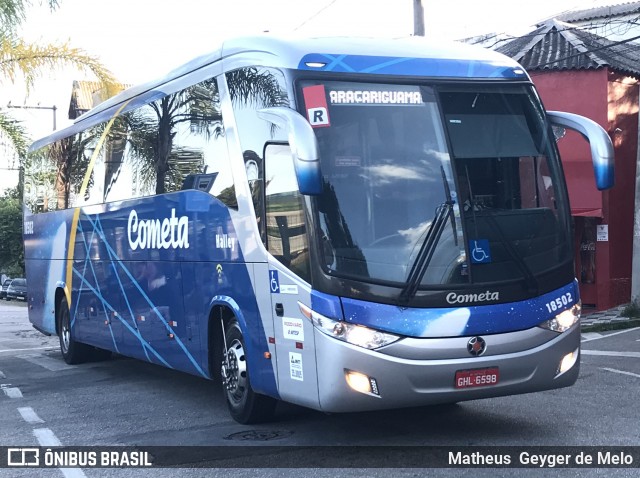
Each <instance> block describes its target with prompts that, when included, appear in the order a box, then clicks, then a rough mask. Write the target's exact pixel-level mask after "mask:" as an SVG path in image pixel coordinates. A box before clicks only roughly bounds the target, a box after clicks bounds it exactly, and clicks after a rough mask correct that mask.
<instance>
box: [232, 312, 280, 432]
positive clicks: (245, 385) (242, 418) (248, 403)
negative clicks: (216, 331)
mask: <svg viewBox="0 0 640 478" xmlns="http://www.w3.org/2000/svg"><path fill="white" fill-rule="evenodd" d="M225 338H226V342H227V352H226V354H224V353H223V359H222V386H223V388H224V391H225V395H226V398H227V405H228V407H229V413H230V414H231V416H232V417H233V419H234V420H236V421H237V422H239V423H245V424H248V423H259V422H264V421H267V420H269V419H270V418H272V417H273V413H274V411H275V407H276V403H277V401H276V400H275V399H274V398H271V397H267V396H266V395H262V394H259V393H256V392H254V391H253V389H252V388H251V381H250V378H249V368H248V366H247V357H246V352H245V342H244V338H243V337H242V331H241V330H240V325H239V324H238V322H236V321H233V322H231V323H230V324H229V325H228V326H227V328H226V330H225Z"/></svg>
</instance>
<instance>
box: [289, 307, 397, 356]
mask: <svg viewBox="0 0 640 478" xmlns="http://www.w3.org/2000/svg"><path fill="white" fill-rule="evenodd" d="M298 306H299V307H300V311H301V312H302V314H303V315H304V316H305V317H306V318H307V319H309V320H310V321H311V322H312V323H313V325H315V326H316V328H317V329H318V330H320V331H321V332H323V333H325V334H327V335H328V336H330V337H333V338H334V339H338V340H342V341H344V342H348V343H350V344H353V345H357V346H358V347H364V348H365V349H370V350H373V349H377V348H380V347H383V346H385V345H389V344H390V343H393V342H395V341H396V340H399V339H400V337H399V336H397V335H394V334H390V333H388V332H381V331H379V330H375V329H370V328H369V327H365V326H364V325H356V324H350V323H348V322H343V321H338V320H333V319H330V318H328V317H325V316H324V315H322V314H319V313H317V312H315V311H314V310H312V309H310V308H309V307H307V306H306V305H304V304H301V303H300V302H298Z"/></svg>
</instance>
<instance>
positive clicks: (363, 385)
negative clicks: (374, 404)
mask: <svg viewBox="0 0 640 478" xmlns="http://www.w3.org/2000/svg"><path fill="white" fill-rule="evenodd" d="M344 378H345V379H346V380H347V384H348V385H349V386H350V387H351V388H352V389H353V390H355V391H356V392H360V393H364V394H367V395H374V396H376V397H378V396H380V393H379V392H378V383H377V382H376V379H375V378H373V377H368V376H366V375H365V374H363V373H360V372H354V371H352V370H345V375H344Z"/></svg>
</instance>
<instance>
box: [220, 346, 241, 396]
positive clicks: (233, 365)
mask: <svg viewBox="0 0 640 478" xmlns="http://www.w3.org/2000/svg"><path fill="white" fill-rule="evenodd" d="M222 385H223V386H224V387H225V389H226V390H227V393H228V394H229V396H230V397H231V398H233V399H234V400H236V401H237V400H241V399H242V396H243V395H244V392H245V390H246V388H247V362H246V360H245V356H244V349H243V348H242V344H241V343H240V341H239V340H234V341H233V342H232V343H231V346H230V347H229V348H228V350H227V355H226V357H225V359H224V360H223V361H222Z"/></svg>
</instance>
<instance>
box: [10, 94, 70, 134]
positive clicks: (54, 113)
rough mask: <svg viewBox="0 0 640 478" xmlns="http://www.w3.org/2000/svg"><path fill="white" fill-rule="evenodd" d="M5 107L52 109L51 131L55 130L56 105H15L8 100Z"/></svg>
mask: <svg viewBox="0 0 640 478" xmlns="http://www.w3.org/2000/svg"><path fill="white" fill-rule="evenodd" d="M7 108H20V109H23V110H51V111H53V131H55V130H56V111H57V110H58V107H57V106H56V105H53V106H24V105H23V106H17V105H12V104H11V101H9V104H8V105H7Z"/></svg>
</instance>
